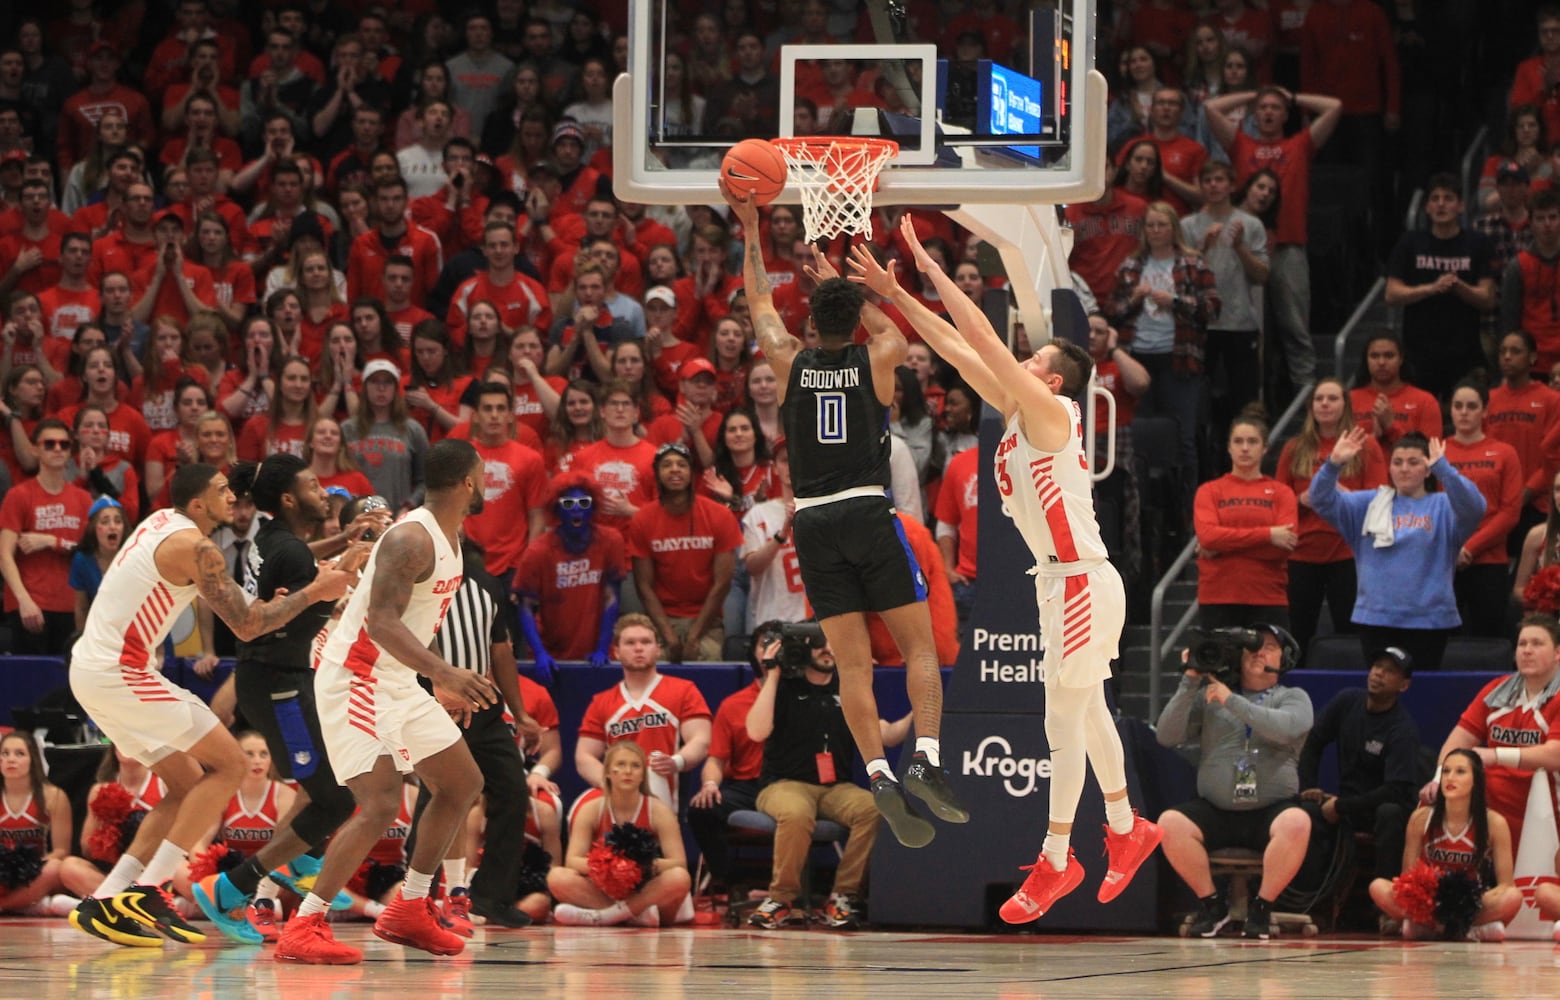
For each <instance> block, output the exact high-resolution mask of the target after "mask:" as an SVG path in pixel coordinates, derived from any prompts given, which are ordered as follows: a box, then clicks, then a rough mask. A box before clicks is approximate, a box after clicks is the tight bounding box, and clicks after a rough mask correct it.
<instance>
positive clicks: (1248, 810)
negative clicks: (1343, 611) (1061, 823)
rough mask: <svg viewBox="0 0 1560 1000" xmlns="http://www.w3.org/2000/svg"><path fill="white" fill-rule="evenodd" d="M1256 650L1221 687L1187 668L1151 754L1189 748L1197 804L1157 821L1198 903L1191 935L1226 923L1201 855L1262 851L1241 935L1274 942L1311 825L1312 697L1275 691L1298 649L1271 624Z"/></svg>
mask: <svg viewBox="0 0 1560 1000" xmlns="http://www.w3.org/2000/svg"><path fill="white" fill-rule="evenodd" d="M1259 631H1261V632H1262V633H1263V635H1262V648H1261V649H1260V650H1257V651H1254V652H1253V651H1246V652H1243V653H1242V654H1241V658H1240V664H1239V666H1238V667H1237V668H1235V671H1234V676H1232V677H1231V678H1230V679H1231V680H1233V681H1235V682H1236V687H1237V688H1238V690H1231V689H1230V688H1229V686H1228V685H1226V684H1225V683H1224V681H1222V680H1220V679H1218V678H1216V677H1211V676H1204V675H1203V674H1201V673H1199V672H1198V671H1197V670H1195V669H1187V670H1186V672H1185V674H1184V675H1183V676H1182V678H1181V684H1180V687H1178V688H1177V689H1176V692H1175V694H1174V695H1173V696H1172V697H1171V698H1170V701H1169V702H1168V703H1166V705H1165V707H1164V711H1163V712H1161V713H1160V715H1159V724H1158V729H1157V732H1156V734H1155V735H1156V737H1157V739H1158V740H1159V745H1160V746H1165V747H1174V746H1178V745H1180V744H1182V743H1187V742H1191V741H1196V743H1197V745H1198V748H1199V755H1198V760H1197V796H1198V797H1197V798H1195V799H1193V800H1192V801H1190V802H1187V803H1185V804H1183V805H1180V806H1176V807H1175V808H1173V809H1170V810H1168V811H1166V812H1165V813H1164V814H1163V815H1161V816H1160V817H1159V825H1160V826H1162V827H1164V831H1165V833H1164V843H1163V848H1164V852H1165V858H1166V859H1167V860H1169V862H1170V866H1171V867H1172V868H1174V869H1175V872H1176V874H1177V875H1179V876H1180V877H1181V881H1183V882H1185V883H1186V885H1187V887H1188V888H1190V889H1191V890H1192V892H1194V893H1195V894H1196V895H1197V898H1198V908H1197V915H1196V917H1195V918H1194V919H1193V921H1192V925H1191V935H1192V936H1193V937H1204V938H1211V937H1216V936H1217V935H1218V933H1219V931H1220V930H1221V929H1223V927H1224V925H1225V924H1227V923H1229V920H1230V907H1229V900H1228V899H1226V898H1225V894H1224V893H1223V892H1221V891H1220V890H1219V889H1218V888H1217V887H1216V886H1215V885H1214V882H1213V876H1212V875H1211V874H1210V868H1209V861H1208V854H1209V852H1210V851H1216V850H1220V849H1222V848H1232V847H1239V848H1246V849H1248V850H1254V851H1261V852H1262V882H1261V884H1260V885H1259V887H1258V889H1257V895H1256V897H1255V898H1254V899H1252V901H1251V905H1250V908H1249V909H1248V910H1247V912H1246V926H1245V928H1244V929H1243V934H1244V936H1245V937H1248V938H1258V939H1261V940H1266V939H1268V938H1270V937H1272V936H1273V933H1274V928H1273V904H1274V903H1275V902H1276V901H1277V900H1278V895H1279V893H1281V892H1283V891H1284V887H1285V886H1287V885H1288V884H1289V882H1290V880H1291V879H1293V878H1294V877H1295V873H1296V872H1298V871H1299V870H1300V865H1301V863H1302V862H1303V861H1304V860H1305V851H1306V847H1307V845H1308V844H1309V843H1310V838H1311V818H1310V816H1309V815H1307V814H1306V811H1305V810H1304V809H1302V808H1301V807H1300V804H1299V802H1298V801H1297V800H1296V795H1298V794H1299V792H1300V775H1299V771H1298V769H1297V762H1298V760H1299V757H1300V751H1301V748H1302V747H1303V746H1304V745H1305V737H1306V734H1307V733H1308V732H1310V729H1311V719H1312V717H1311V699H1310V697H1309V696H1308V695H1307V694H1306V693H1305V691H1303V690H1301V689H1300V688H1291V687H1286V686H1284V685H1283V684H1281V683H1280V680H1281V677H1282V675H1283V673H1284V671H1286V670H1288V669H1289V668H1290V667H1293V666H1294V664H1295V661H1296V659H1297V658H1298V656H1299V648H1298V646H1297V645H1296V643H1295V640H1294V638H1293V637H1292V636H1290V634H1289V633H1288V632H1286V631H1284V630H1283V629H1281V628H1278V627H1277V626H1261V627H1260V629H1259Z"/></svg>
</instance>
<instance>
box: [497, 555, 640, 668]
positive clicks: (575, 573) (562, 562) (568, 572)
mask: <svg viewBox="0 0 1560 1000" xmlns="http://www.w3.org/2000/svg"><path fill="white" fill-rule="evenodd" d="M627 575H628V557H627V555H626V554H625V552H624V547H623V536H622V535H621V534H619V533H618V532H617V531H616V530H615V529H613V528H603V527H600V526H597V527H596V528H595V529H594V532H593V537H592V538H591V543H590V545H589V546H587V547H586V549H585V551H584V552H581V553H578V554H576V553H573V552H570V551H568V550H567V549H565V548H564V547H563V540H562V538H561V537H560V536H559V535H558V533H557V532H556V531H549V532H547V533H546V534H544V535H542V536H541V537H540V538H538V539H537V540H536V541H535V543H534V544H532V545H530V546H528V547H527V548H526V550H525V553H524V555H522V556H521V557H520V571H519V572H518V573H516V574H515V590H516V592H518V593H520V594H523V595H525V596H527V597H531V598H535V599H536V600H537V601H538V602H539V604H538V607H537V609H536V616H537V627H538V628H539V629H540V631H541V635H542V645H543V646H545V647H546V649H547V652H548V653H549V654H551V655H552V656H553V657H554V658H556V659H559V660H580V659H584V658H585V657H586V656H588V655H589V654H590V653H591V652H592V651H593V650H594V649H595V648H596V644H597V643H598V642H599V641H600V638H601V614H602V610H603V609H604V608H605V607H606V598H607V593H608V591H607V588H606V586H605V584H609V583H610V584H615V583H618V582H620V581H621V580H622V579H623V578H624V577H626V576H627Z"/></svg>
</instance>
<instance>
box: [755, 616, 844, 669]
mask: <svg viewBox="0 0 1560 1000" xmlns="http://www.w3.org/2000/svg"><path fill="white" fill-rule="evenodd" d="M773 642H778V643H779V644H780V649H779V651H778V652H777V653H776V655H775V656H773V657H768V658H765V659H761V660H759V661H758V663H759V666H761V667H763V668H764V669H765V670H774V669H776V668H779V670H780V676H781V677H783V678H785V679H787V680H794V679H795V678H798V677H800V676H802V674H803V673H804V672H805V671H806V670H807V668H808V667H810V666H812V661H813V659H812V654H813V650H815V649H822V648H823V647H824V646H827V645H828V644H829V640H828V639H827V638H825V637H824V634H823V626H822V625H819V624H818V623H817V622H766V623H765V624H763V625H760V626H759V631H758V635H757V636H755V637H754V649H762V648H763V647H764V646H767V645H769V644H770V643H773Z"/></svg>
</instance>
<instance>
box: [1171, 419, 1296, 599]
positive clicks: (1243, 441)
mask: <svg viewBox="0 0 1560 1000" xmlns="http://www.w3.org/2000/svg"><path fill="white" fill-rule="evenodd" d="M1267 442H1268V428H1267V424H1266V423H1265V422H1263V420H1262V419H1261V418H1260V417H1257V416H1253V415H1251V414H1249V413H1248V414H1243V415H1242V416H1238V417H1236V418H1235V422H1234V423H1232V424H1231V425H1230V436H1229V455H1230V463H1231V465H1232V466H1233V467H1234V468H1233V469H1232V470H1231V471H1230V472H1229V473H1227V474H1225V475H1223V476H1221V477H1219V478H1218V479H1214V480H1211V481H1209V482H1206V483H1203V484H1202V485H1201V486H1199V487H1198V488H1197V498H1196V505H1195V512H1194V516H1193V523H1194V526H1195V527H1196V529H1197V604H1198V606H1199V608H1200V610H1199V612H1198V615H1199V618H1200V620H1201V623H1202V625H1203V627H1204V628H1241V627H1243V626H1244V625H1245V624H1246V623H1247V622H1250V621H1262V622H1265V623H1267V624H1270V625H1282V626H1284V627H1286V628H1287V627H1288V625H1289V553H1290V552H1292V551H1294V548H1295V545H1296V543H1298V542H1299V540H1300V536H1299V534H1297V533H1296V531H1295V525H1296V523H1297V521H1298V519H1299V517H1298V510H1297V509H1296V503H1295V495H1294V492H1293V491H1292V490H1290V488H1289V487H1287V486H1285V485H1284V484H1283V483H1281V482H1279V481H1277V480H1276V479H1274V478H1272V477H1271V476H1267V475H1264V474H1263V472H1262V456H1263V455H1265V454H1266V453H1267Z"/></svg>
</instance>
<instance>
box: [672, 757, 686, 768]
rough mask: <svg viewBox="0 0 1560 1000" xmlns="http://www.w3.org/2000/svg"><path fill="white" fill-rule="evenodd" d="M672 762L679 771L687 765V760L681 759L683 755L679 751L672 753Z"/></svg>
mask: <svg viewBox="0 0 1560 1000" xmlns="http://www.w3.org/2000/svg"><path fill="white" fill-rule="evenodd" d="M672 763H673V764H676V765H677V770H679V771H682V770H686V769H687V767H688V762H687V761H685V760H683V755H682V754H680V753H674V754H672Z"/></svg>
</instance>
